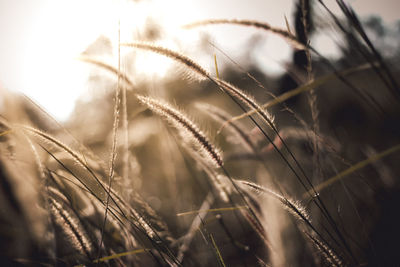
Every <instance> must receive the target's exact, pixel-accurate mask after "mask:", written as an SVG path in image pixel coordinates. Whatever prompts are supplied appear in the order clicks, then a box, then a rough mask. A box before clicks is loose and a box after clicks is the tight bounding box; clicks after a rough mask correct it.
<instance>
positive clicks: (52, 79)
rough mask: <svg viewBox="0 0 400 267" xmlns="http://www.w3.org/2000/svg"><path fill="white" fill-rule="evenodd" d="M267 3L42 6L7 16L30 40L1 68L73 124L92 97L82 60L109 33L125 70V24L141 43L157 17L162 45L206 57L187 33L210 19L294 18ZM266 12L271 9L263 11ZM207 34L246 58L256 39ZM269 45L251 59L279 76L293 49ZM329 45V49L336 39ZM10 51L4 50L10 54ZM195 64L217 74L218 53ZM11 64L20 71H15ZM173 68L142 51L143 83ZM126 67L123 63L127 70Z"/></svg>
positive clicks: (238, 32) (270, 41) (139, 73)
mask: <svg viewBox="0 0 400 267" xmlns="http://www.w3.org/2000/svg"><path fill="white" fill-rule="evenodd" d="M0 1H1V0H0ZM21 1H22V0H21ZM10 2H11V1H10ZM265 2H266V1H265V0H252V1H251V5H249V4H248V3H247V2H245V1H243V0H218V1H215V0H196V1H195V0H191V1H189V0H187V1H185V0H168V1H166V0H151V1H150V0H149V1H143V0H142V1H132V0H130V1H128V0H85V1H80V0H70V1H53V0H37V2H35V5H36V6H35V10H34V11H32V12H31V13H29V15H31V18H30V19H26V20H24V16H22V18H19V17H17V18H15V16H14V14H13V13H10V14H6V15H8V17H10V18H11V19H14V20H19V19H20V20H21V21H22V22H21V23H23V24H24V27H23V28H24V29H23V30H24V34H22V33H19V34H21V36H23V37H22V38H21V39H20V40H17V41H16V42H17V46H18V48H14V51H18V54H17V55H14V54H16V53H14V54H12V53H11V54H12V55H6V54H5V55H2V56H3V57H6V58H10V59H9V61H7V60H5V63H4V60H3V65H4V66H0V67H2V69H1V72H2V73H1V75H2V77H0V78H1V81H0V82H2V83H3V84H4V85H5V87H7V88H9V89H16V90H20V91H22V92H24V93H25V94H26V95H28V96H29V97H31V98H32V99H33V100H34V101H36V102H38V103H39V104H40V105H41V106H43V107H44V108H45V109H46V110H47V111H49V113H50V114H51V115H52V116H54V117H55V118H56V119H59V120H65V119H67V118H68V116H69V115H70V113H71V112H72V110H73V108H74V103H75V101H76V99H78V98H79V97H80V96H81V95H82V93H84V92H86V91H87V83H86V82H87V79H88V76H89V73H90V69H91V67H92V66H88V65H87V64H85V63H82V62H79V61H78V60H77V59H76V58H77V57H78V56H79V55H80V54H81V53H82V52H83V51H85V50H86V48H87V47H88V46H89V45H90V44H92V43H93V42H94V41H95V40H96V39H97V38H98V37H99V36H101V35H103V36H105V37H107V38H108V39H109V40H110V41H111V43H112V47H113V53H112V57H110V58H107V59H106V60H107V61H108V62H109V63H111V64H113V65H114V66H117V62H118V59H117V47H118V45H117V41H118V24H119V23H118V22H120V34H121V41H122V42H130V41H138V40H140V38H139V37H140V35H139V34H138V33H140V31H141V30H143V29H144V27H145V25H146V23H147V21H148V19H149V18H151V19H153V20H154V21H156V23H157V25H160V26H161V27H162V34H163V36H162V38H160V39H161V40H163V41H162V42H159V43H158V44H159V45H163V46H165V47H168V48H171V49H177V50H178V51H179V50H185V51H184V52H187V50H188V49H189V50H190V53H188V54H189V55H191V56H193V55H196V53H198V52H196V48H197V44H198V43H200V42H199V38H200V36H201V35H200V34H198V32H196V31H193V32H192V31H185V30H183V29H181V26H182V25H183V24H185V23H189V22H193V21H196V20H199V19H209V18H245V19H254V20H260V21H268V22H269V23H270V24H271V25H274V26H278V27H285V23H284V18H283V15H286V16H287V17H288V19H289V21H290V20H291V17H290V15H291V14H290V12H291V11H290V10H291V5H292V1H291V0H282V1H281V2H280V4H279V5H275V4H274V5H272V6H271V2H269V3H265ZM0 3H1V4H2V5H3V6H0V8H1V7H3V8H5V7H8V6H6V5H7V4H5V2H0ZM7 3H9V2H7ZM15 3H19V6H18V5H17V4H16V5H15V6H16V10H18V8H20V7H22V8H25V9H26V7H25V2H20V1H17V0H15ZM31 5H33V4H32V3H31ZM266 6H268V7H269V8H268V9H265V8H261V7H266ZM28 9H29V8H28ZM29 12H30V11H29ZM3 13H7V12H4V11H3ZM3 15H4V14H3ZM149 16H151V17H149ZM20 17H21V16H20ZM28 21H29V22H28ZM0 22H2V23H3V24H4V25H6V23H7V21H6V20H4V21H2V20H1V18H0ZM4 22H6V23H4ZM25 24H26V25H25ZM6 28H7V27H3V28H0V29H1V30H4V29H6ZM6 30H7V29H6ZM8 30H9V31H11V34H9V35H13V32H12V30H13V29H12V28H11V30H10V29H8ZM206 31H207V32H209V33H210V36H212V39H211V40H212V41H215V42H216V44H217V45H219V46H220V48H222V50H224V52H227V54H229V55H230V56H231V57H233V58H235V56H236V55H243V53H244V52H243V51H244V49H242V47H243V45H246V42H248V37H250V36H251V34H252V33H255V32H254V31H251V29H248V28H246V29H240V27H237V28H235V29H234V30H232V28H229V26H228V28H224V26H218V27H210V28H207V30H206ZM257 34H260V33H259V32H257ZM4 36H5V37H4ZM4 36H3V41H7V39H9V37H10V36H8V35H7V34H6V35H4ZM11 37H12V36H11ZM264 37H266V38H264ZM214 38H215V39H214ZM263 40H267V41H266V42H265V43H263V44H262V45H261V46H260V47H258V48H256V49H254V50H255V51H252V53H251V54H248V56H249V55H250V57H251V59H248V58H247V60H250V61H253V63H254V62H255V63H257V64H259V67H260V68H261V69H262V70H264V71H269V72H275V73H279V72H280V71H282V70H283V69H282V63H284V61H285V60H288V59H289V58H290V48H289V46H288V45H287V44H286V43H285V42H284V41H283V40H281V39H280V38H279V37H276V36H273V35H264V36H263ZM322 43H323V45H322V47H328V46H327V43H329V41H327V42H325V41H324V42H322ZM247 44H248V43H247ZM13 45H14V44H13ZM13 45H11V46H13ZM9 46H10V45H9ZM221 46H222V47H221ZM7 48H8V47H6V49H3V50H4V51H7V50H8V49H7ZM329 50H330V51H333V50H334V48H333V47H332V46H331V47H329ZM131 51H135V50H134V49H132V48H126V47H123V48H121V53H122V55H124V53H128V52H131ZM215 53H217V52H215ZM195 59H196V60H198V61H199V62H200V63H201V64H203V66H205V67H207V66H211V68H213V67H212V66H213V63H212V62H213V55H212V53H211V54H210V55H207V57H206V58H204V56H203V57H201V56H199V57H197V58H195ZM236 59H237V57H236ZM224 60H226V58H225V59H224ZM260 62H261V63H260ZM11 63H12V64H13V66H14V67H13V68H11V67H8V66H9V65H10V66H11ZM219 63H221V64H222V63H224V62H219ZM171 64H172V62H171V60H169V59H166V58H163V57H160V56H158V55H154V54H152V53H149V52H144V51H137V52H135V66H134V69H135V75H136V77H147V78H150V79H152V80H154V79H157V78H162V77H164V76H165V75H166V74H167V73H168V71H169V70H171V69H172V68H171ZM219 65H220V64H219ZM15 66H16V67H15ZM124 67H125V66H124V65H122V70H123V69H124ZM10 69H12V70H10ZM93 93H95V92H93Z"/></svg>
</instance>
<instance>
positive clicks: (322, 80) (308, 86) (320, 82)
mask: <svg viewBox="0 0 400 267" xmlns="http://www.w3.org/2000/svg"><path fill="white" fill-rule="evenodd" d="M370 68H372V66H371V64H369V63H367V64H363V65H360V66H357V67H353V68H349V69H347V70H343V71H340V72H339V74H340V75H342V76H346V75H350V74H353V73H356V72H359V71H364V70H368V69H370ZM334 79H337V74H335V73H331V74H327V75H325V76H322V77H319V78H317V79H314V80H311V81H310V82H308V83H306V84H304V85H301V86H299V87H297V88H295V89H293V90H290V91H288V92H286V93H283V94H281V95H280V96H277V97H275V98H274V99H272V100H271V101H268V102H267V103H265V104H263V105H262V106H261V107H262V108H263V109H266V108H269V107H272V106H275V105H277V104H280V103H283V102H284V101H286V100H288V99H290V98H292V97H294V96H296V95H299V94H301V93H304V92H307V91H310V90H313V89H317V88H318V87H320V86H321V85H323V84H325V83H327V82H329V81H332V80H334ZM256 112H257V111H256V110H251V111H249V112H246V113H243V114H242V115H239V116H236V117H233V118H232V119H230V120H229V121H227V123H228V122H234V121H236V120H240V119H244V118H246V117H248V116H250V115H253V114H254V113H256ZM223 127H224V126H223Z"/></svg>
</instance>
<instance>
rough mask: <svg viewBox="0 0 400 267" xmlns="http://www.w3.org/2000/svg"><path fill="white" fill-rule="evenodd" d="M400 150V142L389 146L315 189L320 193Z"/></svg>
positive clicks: (304, 196) (306, 194)
mask: <svg viewBox="0 0 400 267" xmlns="http://www.w3.org/2000/svg"><path fill="white" fill-rule="evenodd" d="M399 150H400V144H398V145H395V146H393V147H391V148H388V149H386V150H384V151H382V152H381V153H378V154H376V155H374V156H372V157H370V158H368V159H366V160H363V161H360V162H358V163H356V164H354V165H353V166H351V167H350V168H348V169H346V170H344V171H342V172H340V173H338V174H337V175H335V176H333V177H331V178H329V179H327V180H326V181H324V182H322V183H320V184H319V185H317V186H315V190H316V191H317V192H318V193H320V192H321V191H322V190H324V189H326V188H327V187H328V186H330V185H332V184H334V183H336V182H338V181H340V180H341V179H343V178H344V177H346V176H348V175H349V174H351V173H353V172H355V171H357V170H359V169H361V168H364V167H365V166H367V165H368V164H371V163H373V162H375V161H377V160H379V159H381V158H383V157H386V156H388V155H390V154H393V153H395V152H397V151H399ZM310 193H312V192H311V191H308V192H307V193H304V195H303V198H306V197H307V196H309V194H310Z"/></svg>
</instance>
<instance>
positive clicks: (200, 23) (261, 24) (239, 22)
mask: <svg viewBox="0 0 400 267" xmlns="http://www.w3.org/2000/svg"><path fill="white" fill-rule="evenodd" d="M212 24H234V25H241V26H250V27H255V28H260V29H263V30H266V31H269V32H272V33H275V34H277V35H279V36H281V37H283V38H285V39H286V40H288V41H289V43H290V44H291V45H292V46H293V47H295V48H297V49H305V45H304V44H302V43H301V42H300V41H299V40H297V38H296V37H295V36H293V35H292V34H291V33H290V32H288V31H286V30H283V29H280V28H276V27H272V26H271V25H269V24H268V23H265V22H259V21H253V20H238V19H231V20H229V19H211V20H202V21H197V22H193V23H190V24H187V25H184V26H183V27H184V28H186V29H191V28H194V27H199V26H206V25H212Z"/></svg>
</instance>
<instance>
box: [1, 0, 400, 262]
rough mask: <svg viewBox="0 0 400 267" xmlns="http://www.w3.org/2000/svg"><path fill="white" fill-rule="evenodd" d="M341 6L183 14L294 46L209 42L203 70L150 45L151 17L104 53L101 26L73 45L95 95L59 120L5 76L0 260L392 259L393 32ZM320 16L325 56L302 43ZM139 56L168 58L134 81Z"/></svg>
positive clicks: (154, 39)
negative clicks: (139, 35) (333, 41)
mask: <svg viewBox="0 0 400 267" xmlns="http://www.w3.org/2000/svg"><path fill="white" fill-rule="evenodd" d="M337 5H338V6H339V8H340V10H341V12H342V13H341V14H333V13H331V12H330V10H329V9H328V8H326V7H325V6H324V2H323V1H307V0H300V1H299V2H298V5H297V7H296V12H295V14H293V15H294V20H293V21H294V25H289V24H288V25H287V27H286V28H277V27H274V26H273V25H270V24H268V23H267V21H268V18H266V21H265V22H260V21H253V20H232V19H224V18H219V19H212V20H206V21H195V22H193V23H191V24H188V25H184V26H183V29H184V30H186V31H193V32H196V31H197V32H199V31H200V30H202V31H207V29H209V28H211V27H219V25H221V24H223V25H229V26H230V27H232V29H235V28H238V27H241V28H245V29H247V28H248V29H256V30H257V31H260V32H265V31H266V32H268V34H270V35H277V36H279V37H281V38H283V39H284V40H285V41H287V42H288V43H289V44H290V45H291V46H292V48H293V61H292V62H290V64H287V66H285V68H286V69H287V72H286V73H285V74H283V75H282V76H279V77H277V76H268V75H267V74H264V73H262V72H261V71H260V70H259V69H258V68H257V67H256V66H253V65H250V66H247V67H244V66H242V64H241V62H235V61H234V60H232V58H230V57H229V55H227V54H226V53H224V51H223V49H220V48H219V47H216V46H215V45H214V47H213V49H214V50H215V51H217V52H218V54H216V55H210V61H211V60H212V61H213V65H214V67H213V68H212V69H207V68H205V67H203V66H202V65H201V64H200V63H198V62H197V61H196V60H194V59H193V58H194V57H192V56H191V55H190V54H188V53H182V52H181V51H178V50H175V49H171V48H169V47H166V46H163V45H159V43H160V41H162V40H160V38H161V37H162V34H161V35H157V34H156V32H157V27H156V26H154V25H153V26H152V27H155V28H151V29H149V31H148V32H149V33H153V34H150V35H149V36H147V37H148V38H147V39H146V38H144V39H143V40H124V42H122V41H121V40H118V42H117V44H118V49H114V50H115V51H118V52H117V54H116V55H113V56H115V57H116V58H117V59H118V64H114V65H113V64H110V63H108V62H107V61H105V60H104V58H101V57H99V56H98V55H97V54H96V51H97V50H96V46H98V47H100V48H101V49H103V50H104V51H113V49H111V48H110V49H107V46H111V42H110V41H109V40H106V39H105V38H103V39H102V38H100V39H99V40H98V42H97V43H95V44H93V47H92V50H93V51H95V52H91V53H86V54H84V55H82V56H81V57H80V58H79V59H80V60H81V61H82V64H88V65H89V66H91V68H92V72H91V76H90V77H88V80H89V84H90V86H91V89H92V91H94V92H96V91H98V92H99V93H98V94H97V95H96V96H94V97H92V99H91V100H90V101H87V100H83V99H82V100H81V101H79V102H78V103H77V106H76V109H75V111H74V113H73V114H72V115H71V117H70V119H69V120H68V121H66V122H65V123H62V124H60V123H58V122H57V121H56V120H54V119H53V118H51V116H50V115H48V114H47V113H46V112H45V111H44V110H43V109H41V108H40V107H38V106H37V105H36V104H35V103H34V102H33V101H31V100H29V99H28V98H26V97H24V96H21V95H17V94H15V93H11V92H9V91H7V90H5V89H1V91H0V94H1V95H2V101H1V102H2V103H1V106H0V107H1V108H0V112H1V114H0V150H1V153H0V183H1V184H0V192H1V193H0V207H1V208H0V237H1V238H0V261H1V262H0V263H1V265H2V266H397V265H398V262H399V259H398V257H397V248H398V240H399V238H400V228H399V226H398V225H399V222H400V216H399V215H398V212H397V210H398V205H399V203H400V199H399V189H400V183H399V182H398V181H397V180H398V174H399V173H400V172H399V171H400V166H399V164H398V162H400V161H399V160H400V153H399V152H400V143H399V141H400V138H399V137H400V128H399V125H400V124H399V122H400V121H399V118H400V116H399V115H400V105H399V102H400V87H399V86H398V83H399V79H398V76H397V75H398V74H399V73H400V72H399V69H398V68H397V65H398V64H397V63H398V62H399V58H400V57H399V53H398V49H397V48H398V45H396V44H393V43H391V42H392V39H393V38H395V37H396V36H395V37H393V36H392V37H391V38H392V39H390V38H389V41H385V40H387V39H385V38H386V37H385V36H387V35H388V33H387V32H388V31H389V30H385V28H384V25H382V24H381V23H380V21H379V20H378V19H377V18H372V19H369V20H360V19H359V18H358V16H357V15H356V13H355V11H353V10H352V9H351V8H350V7H349V6H348V5H347V4H345V2H343V1H341V0H338V1H337ZM317 11H318V12H317ZM327 28H330V29H331V30H332V29H333V30H334V31H335V33H336V35H337V36H341V40H342V41H341V42H338V46H340V51H341V56H340V58H338V59H334V60H332V59H328V58H326V57H324V55H322V54H320V52H319V51H317V50H316V48H315V47H314V46H313V36H314V35H317V34H318V35H321V34H324V33H325V31H328V30H327ZM152 30H153V31H152ZM199 34H201V33H200V32H199ZM391 34H392V35H395V34H396V32H394V33H393V31H392V32H391ZM397 34H398V32H397ZM398 37H399V36H397V37H396V38H397V39H396V40H397V41H398V40H399V39H398ZM177 38H178V39H179V36H177ZM150 41H151V42H150ZM212 45H213V44H212V43H209V42H205V43H204V44H203V45H202V46H199V47H203V48H204V49H207V48H210V46H212ZM104 47H106V48H105V49H104ZM199 49H201V48H199ZM242 49H243V48H242ZM244 49H246V48H244ZM103 50H101V51H103ZM250 52H251V51H250ZM110 53H111V52H110ZM138 54H147V55H154V57H149V58H151V59H154V60H155V61H154V62H152V63H151V64H154V66H156V65H157V64H160V63H158V61H157V60H158V58H159V59H160V60H168V61H170V62H171V63H173V66H174V67H173V69H175V71H172V70H171V73H167V74H166V77H165V78H163V79H161V80H157V81H151V80H149V79H140V77H137V76H138V75H137V73H135V70H134V69H133V68H129V67H127V66H129V62H131V61H135V59H136V56H137V55H138ZM221 61H224V62H229V64H227V65H226V66H225V68H223V69H219V67H218V66H219V62H221ZM138 67H139V68H140V66H136V68H138ZM177 74H178V75H177ZM67 76H68V74H66V79H67V78H68V77H67Z"/></svg>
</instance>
